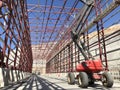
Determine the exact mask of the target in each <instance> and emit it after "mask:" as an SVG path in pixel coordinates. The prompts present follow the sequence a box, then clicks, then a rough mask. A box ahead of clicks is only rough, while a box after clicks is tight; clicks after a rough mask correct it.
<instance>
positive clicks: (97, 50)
mask: <svg viewBox="0 0 120 90" xmlns="http://www.w3.org/2000/svg"><path fill="white" fill-rule="evenodd" d="M94 3H95V5H94V9H93V10H92V12H91V13H90V16H89V17H88V19H87V21H86V24H84V26H83V27H84V29H82V31H81V37H80V39H81V41H82V42H84V44H85V46H86V47H85V48H87V49H88V50H89V51H90V52H91V53H92V54H93V55H94V58H98V59H99V58H100V59H101V60H102V62H103V64H104V65H105V66H106V68H104V69H106V70H108V63H107V62H106V60H107V55H108V54H109V53H110V51H107V50H106V47H108V45H110V44H106V42H109V41H110V37H112V36H113V37H112V38H116V37H118V36H120V34H119V30H118V31H115V32H114V33H111V34H109V35H107V33H104V32H105V28H108V27H109V26H112V25H114V24H118V23H119V21H120V18H115V17H116V16H117V14H118V15H119V14H120V11H119V4H120V2H119V1H118V0H114V1H111V0H106V1H101V0H95V2H94ZM81 10H82V9H81ZM112 11H113V12H112ZM113 18H114V21H112V23H110V21H111V20H113ZM76 22H77V20H75V19H74V21H73V24H72V25H71V26H70V27H69V28H68V29H67V31H66V33H65V34H64V36H63V37H62V38H61V39H60V41H59V42H58V43H57V44H56V47H54V50H53V51H52V52H51V53H49V55H48V57H47V64H46V66H47V67H46V72H47V73H62V72H63V73H64V72H70V71H76V70H75V68H76V65H77V64H78V63H80V62H81V61H82V60H84V57H83V55H81V53H80V52H79V50H78V48H77V47H76V45H75V44H74V43H73V42H72V41H71V40H70V39H66V37H67V35H68V36H69V35H70V34H69V33H70V31H71V30H72V29H73V28H74V27H75V25H76ZM106 24H107V25H106ZM96 31H97V32H96ZM95 32H96V33H95ZM92 33H93V34H94V36H93V35H92ZM106 35H107V36H106ZM113 42H114V41H113ZM56 49H57V52H56V53H54V54H53V52H54V51H55V50H56ZM117 51H118V50H117ZM111 52H112V51H111Z"/></svg>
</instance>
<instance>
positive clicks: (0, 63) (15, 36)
mask: <svg viewBox="0 0 120 90" xmlns="http://www.w3.org/2000/svg"><path fill="white" fill-rule="evenodd" d="M0 3H1V6H0V54H1V57H2V58H0V67H4V68H5V67H6V68H10V69H13V70H21V71H25V72H31V71H32V62H33V59H32V50H31V40H30V30H29V22H28V12H27V6H26V5H27V3H26V0H2V1H0Z"/></svg>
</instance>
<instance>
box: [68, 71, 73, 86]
mask: <svg viewBox="0 0 120 90" xmlns="http://www.w3.org/2000/svg"><path fill="white" fill-rule="evenodd" d="M67 82H68V84H71V85H73V84H75V75H74V73H72V72H70V73H68V76H67Z"/></svg>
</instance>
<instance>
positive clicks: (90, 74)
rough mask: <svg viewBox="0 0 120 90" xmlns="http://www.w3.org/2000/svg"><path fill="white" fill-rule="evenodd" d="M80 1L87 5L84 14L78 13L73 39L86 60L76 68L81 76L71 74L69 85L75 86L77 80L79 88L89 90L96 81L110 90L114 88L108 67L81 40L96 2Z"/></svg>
mask: <svg viewBox="0 0 120 90" xmlns="http://www.w3.org/2000/svg"><path fill="white" fill-rule="evenodd" d="M80 1H81V2H82V3H84V4H85V5H84V6H83V8H82V10H83V12H82V13H78V15H77V16H76V18H75V19H76V20H77V23H76V27H74V28H73V29H72V30H71V38H72V40H73V42H74V43H75V45H76V46H77V47H78V50H79V51H80V52H81V54H82V55H83V57H84V59H85V60H84V61H82V62H81V63H79V64H78V65H77V67H76V71H77V72H79V74H78V75H76V77H75V75H74V73H73V72H69V73H68V76H67V81H68V83H69V84H75V79H77V80H78V84H79V86H80V87H82V88H87V87H88V85H90V84H94V82H95V81H101V82H102V84H103V86H105V87H109V88H110V87H112V86H113V78H112V76H111V75H110V73H109V72H108V70H106V69H105V68H106V67H105V66H104V65H103V62H102V60H100V59H97V60H96V59H95V58H94V57H93V56H92V54H91V53H90V52H89V50H87V49H86V48H85V45H84V42H82V40H80V36H81V35H82V34H83V33H85V31H83V26H84V24H85V22H86V20H87V18H88V16H89V14H90V12H91V11H92V9H93V7H94V0H80ZM88 56H89V57H90V58H89V57H88ZM106 62H107V61H106Z"/></svg>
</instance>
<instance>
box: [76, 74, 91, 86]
mask: <svg viewBox="0 0 120 90" xmlns="http://www.w3.org/2000/svg"><path fill="white" fill-rule="evenodd" d="M88 81H89V80H88V75H87V73H85V72H80V73H79V77H78V84H79V86H80V87H82V88H87V87H88V85H89V83H88Z"/></svg>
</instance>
